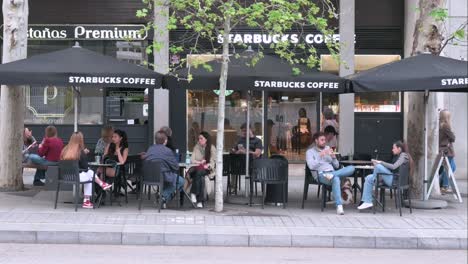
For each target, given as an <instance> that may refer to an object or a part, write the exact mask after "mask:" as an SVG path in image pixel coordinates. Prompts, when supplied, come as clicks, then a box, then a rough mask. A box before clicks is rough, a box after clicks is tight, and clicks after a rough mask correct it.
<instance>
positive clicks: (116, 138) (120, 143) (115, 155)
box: [104, 129, 128, 177]
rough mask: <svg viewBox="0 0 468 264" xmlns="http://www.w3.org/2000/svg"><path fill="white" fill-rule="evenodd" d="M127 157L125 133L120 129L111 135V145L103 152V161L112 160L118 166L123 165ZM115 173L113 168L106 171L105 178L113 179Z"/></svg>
mask: <svg viewBox="0 0 468 264" xmlns="http://www.w3.org/2000/svg"><path fill="white" fill-rule="evenodd" d="M127 157H128V140H127V133H125V131H122V130H120V129H117V130H115V131H114V134H113V135H112V143H110V144H109V146H108V147H107V148H106V150H105V151H104V161H105V160H107V159H110V160H114V161H116V162H117V163H119V164H125V162H126V161H127ZM115 175H116V171H115V169H113V168H108V169H106V176H107V177H115Z"/></svg>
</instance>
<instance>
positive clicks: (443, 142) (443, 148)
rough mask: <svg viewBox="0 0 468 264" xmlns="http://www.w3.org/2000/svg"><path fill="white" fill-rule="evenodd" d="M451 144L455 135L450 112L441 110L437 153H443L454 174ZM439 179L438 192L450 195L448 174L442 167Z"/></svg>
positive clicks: (454, 166)
mask: <svg viewBox="0 0 468 264" xmlns="http://www.w3.org/2000/svg"><path fill="white" fill-rule="evenodd" d="M453 143H455V133H453V131H452V124H451V121H450V112H449V111H447V110H442V111H440V114H439V152H441V153H443V154H444V155H445V156H446V157H447V158H448V160H449V163H450V167H451V168H452V171H453V172H455V170H456V169H457V166H456V165H455V159H454V158H455V151H454V149H453ZM439 179H440V191H441V192H442V194H446V193H451V192H452V190H451V189H450V186H449V178H448V173H447V171H446V170H445V168H444V167H442V169H441V174H440V177H439Z"/></svg>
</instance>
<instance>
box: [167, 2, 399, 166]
mask: <svg viewBox="0 0 468 264" xmlns="http://www.w3.org/2000/svg"><path fill="white" fill-rule="evenodd" d="M403 24H404V5H403V1H379V2H378V3H376V2H375V1H356V29H355V32H356V39H355V46H356V50H355V53H356V55H357V58H356V60H357V61H359V60H360V61H361V62H362V63H361V64H364V65H363V67H362V69H365V68H366V65H365V64H372V65H373V66H377V65H379V64H382V63H385V62H388V61H389V60H395V59H399V58H400V56H402V54H403V33H404V32H403ZM288 33H289V36H287V37H286V38H288V39H289V40H296V36H295V35H297V34H295V33H294V32H288ZM184 34H185V32H184V31H183V30H180V31H173V32H171V34H170V40H171V41H180V40H181V39H184ZM303 34H304V35H302V36H303V37H304V39H303V40H299V41H308V42H309V43H313V44H314V46H315V47H316V48H317V49H318V53H319V54H321V55H325V56H323V58H322V62H323V63H324V64H326V63H325V62H326V60H327V56H326V54H327V51H326V49H325V48H324V43H323V42H324V39H325V38H324V37H323V36H322V35H321V34H319V33H318V32H316V31H315V30H314V29H313V28H306V30H305V33H303ZM282 37H284V36H276V39H281V38H282ZM231 39H232V40H233V41H235V40H242V41H244V43H246V44H247V45H250V46H252V48H253V50H254V51H255V50H256V49H258V47H259V44H258V43H261V45H262V46H263V48H265V49H264V50H263V52H264V53H265V54H273V53H274V52H273V51H272V50H270V49H268V44H269V43H270V42H271V41H274V40H275V36H268V35H265V34H263V33H262V32H261V31H260V30H259V29H252V28H238V29H236V30H235V31H234V32H233V33H232V36H231ZM333 39H339V35H338V34H336V35H335V36H333ZM237 52H239V50H238V51H237ZM241 52H242V51H241ZM190 56H191V57H197V55H190ZM199 56H200V58H201V59H206V57H210V55H205V54H199ZM182 57H184V55H172V54H171V55H170V58H171V63H177V61H179V60H180V59H181V58H182ZM203 57H205V58H203ZM208 59H209V58H208ZM189 61H190V59H189ZM358 64H359V63H358ZM367 66H369V65H367ZM331 68H333V67H331ZM358 68H359V67H357V69H356V70H362V69H358ZM324 70H326V71H330V72H334V73H336V74H337V71H336V69H330V68H328V69H324ZM240 90H241V89H239V90H238V91H236V90H232V91H228V92H227V94H226V95H227V97H226V108H225V115H226V119H225V127H226V126H227V127H228V128H227V129H226V132H225V144H224V150H225V151H228V150H229V149H230V148H231V147H233V146H234V145H235V144H236V139H237V136H238V134H239V130H240V126H241V124H242V123H244V122H245V120H246V111H247V110H246V107H247V97H248V96H247V94H246V92H242V91H240ZM249 96H250V99H251V100H250V104H251V105H250V107H251V108H250V113H251V116H250V120H251V125H252V127H253V129H254V131H255V134H256V135H257V137H259V138H261V139H262V140H263V143H264V147H265V153H268V154H273V153H280V154H282V155H284V156H286V157H287V158H288V159H289V160H290V161H292V162H303V160H304V153H305V150H306V148H307V146H308V141H307V139H303V138H301V135H300V132H299V131H300V130H301V127H300V126H301V125H300V124H299V111H300V110H301V109H305V110H306V117H307V118H308V119H309V120H310V124H311V127H310V130H312V131H311V132H312V133H313V132H315V131H318V130H319V129H323V128H324V125H326V124H327V123H326V122H325V121H324V116H323V115H324V112H329V111H330V110H332V112H333V114H334V115H335V116H337V115H338V112H339V111H340V109H339V107H338V106H339V99H338V97H339V96H338V95H337V94H326V93H314V92H287V91H285V92H268V91H265V92H263V93H262V92H251V94H250V95H249ZM170 105H171V109H170V126H171V127H172V128H173V130H174V133H175V135H174V137H175V138H177V139H178V140H177V141H178V142H177V147H178V148H179V149H180V150H181V151H183V152H185V151H186V150H189V151H191V149H192V148H193V145H194V144H195V143H196V136H195V135H196V134H197V132H198V131H201V130H205V131H207V132H209V133H210V134H211V135H212V136H215V135H216V120H217V119H216V116H217V109H216V107H217V91H216V87H207V88H206V90H205V91H195V90H188V91H187V90H184V89H176V90H171V92H170ZM175 106H177V107H175ZM402 106H403V95H402V94H401V93H381V94H356V95H355V107H354V112H355V114H354V115H355V122H354V127H352V128H351V129H354V130H355V133H354V134H355V138H354V153H369V154H370V153H372V154H374V155H375V154H377V153H378V154H379V158H383V159H388V158H390V157H391V153H390V147H391V145H392V142H393V141H395V140H397V139H401V138H403V109H402ZM326 109H329V110H326ZM348 110H349V109H348ZM352 110H353V109H351V111H352ZM343 154H348V153H343Z"/></svg>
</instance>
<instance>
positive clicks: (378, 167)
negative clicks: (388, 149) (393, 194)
mask: <svg viewBox="0 0 468 264" xmlns="http://www.w3.org/2000/svg"><path fill="white" fill-rule="evenodd" d="M392 153H393V155H394V157H393V162H392V163H387V162H384V161H381V160H374V159H373V160H372V163H373V164H374V171H373V173H372V174H369V175H367V177H366V180H365V182H364V188H363V190H362V199H361V202H362V204H361V205H359V206H358V209H359V210H363V209H367V208H371V207H372V206H373V203H372V190H373V189H374V188H373V187H374V184H375V179H376V178H377V174H379V173H385V174H392V173H394V172H396V171H397V170H398V168H399V167H400V166H401V165H403V164H407V163H409V166H410V170H411V168H412V163H413V161H412V159H411V156H410V155H409V153H408V147H407V145H406V144H405V143H403V141H401V140H399V141H397V142H395V143H393V146H392ZM382 180H383V182H384V183H385V184H386V185H388V186H391V185H392V181H393V175H382Z"/></svg>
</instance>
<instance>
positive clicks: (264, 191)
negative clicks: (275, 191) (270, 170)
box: [250, 182, 266, 209]
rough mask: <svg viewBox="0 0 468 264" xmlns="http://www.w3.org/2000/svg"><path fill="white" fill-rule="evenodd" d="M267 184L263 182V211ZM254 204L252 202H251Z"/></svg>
mask: <svg viewBox="0 0 468 264" xmlns="http://www.w3.org/2000/svg"><path fill="white" fill-rule="evenodd" d="M265 185H266V184H265V183H264V182H262V190H263V192H262V209H265V193H266V186H265ZM250 202H251V203H252V201H250Z"/></svg>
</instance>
